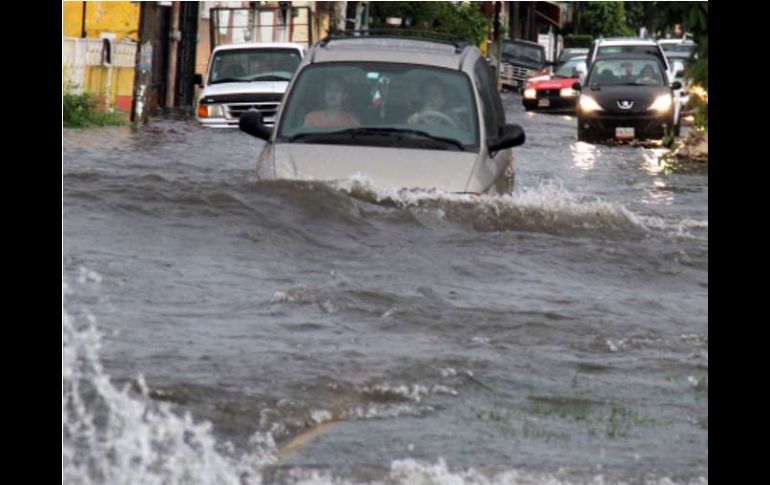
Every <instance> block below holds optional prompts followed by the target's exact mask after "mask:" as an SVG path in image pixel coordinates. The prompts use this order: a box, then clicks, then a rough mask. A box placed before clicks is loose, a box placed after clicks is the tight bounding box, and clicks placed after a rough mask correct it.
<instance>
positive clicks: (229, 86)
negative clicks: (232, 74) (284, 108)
mask: <svg viewBox="0 0 770 485" xmlns="http://www.w3.org/2000/svg"><path fill="white" fill-rule="evenodd" d="M287 87H289V81H251V82H244V83H218V84H209V85H207V86H206V87H205V88H203V92H201V98H203V97H205V96H217V95H223V94H251V93H281V94H282V93H284V92H286V88H287Z"/></svg>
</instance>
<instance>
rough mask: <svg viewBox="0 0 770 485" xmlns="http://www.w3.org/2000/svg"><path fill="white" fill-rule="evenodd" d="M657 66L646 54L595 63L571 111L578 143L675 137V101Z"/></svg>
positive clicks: (674, 86)
mask: <svg viewBox="0 0 770 485" xmlns="http://www.w3.org/2000/svg"><path fill="white" fill-rule="evenodd" d="M681 87H682V86H681V83H679V82H678V81H675V82H674V83H672V84H669V83H668V81H667V77H666V71H665V67H664V66H663V64H662V63H661V62H660V60H659V59H658V58H657V57H656V56H652V55H648V54H613V55H607V56H601V57H598V58H597V59H596V60H595V61H594V63H593V65H592V66H591V67H590V68H589V71H588V74H587V75H586V78H585V80H584V83H582V84H581V83H575V84H574V85H573V89H575V90H576V91H580V97H579V99H578V106H577V118H578V129H577V135H578V140H581V141H588V140H598V139H608V138H613V139H618V140H633V139H639V140H643V139H650V138H663V136H664V135H665V134H666V133H667V132H669V131H671V132H674V131H678V130H677V128H678V124H679V120H678V105H677V102H678V100H677V99H676V97H675V96H674V90H676V89H680V88H681Z"/></svg>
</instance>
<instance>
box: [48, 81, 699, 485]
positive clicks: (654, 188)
mask: <svg viewBox="0 0 770 485" xmlns="http://www.w3.org/2000/svg"><path fill="white" fill-rule="evenodd" d="M503 100H504V102H505V104H506V116H507V120H508V122H512V123H518V124H520V125H522V126H523V128H524V130H525V131H526V136H527V141H526V143H525V144H524V145H523V146H522V147H518V148H515V149H514V156H515V157H516V186H515V189H514V191H513V193H512V194H511V195H510V196H505V197H500V198H494V197H478V198H468V197H467V196H459V195H452V194H444V193H436V192H435V191H424V192H404V191H398V190H396V189H393V188H388V187H375V186H372V185H371V184H370V183H369V182H368V181H367V180H366V179H364V178H360V177H356V178H352V179H349V180H344V181H339V182H336V183H334V184H321V183H298V182H257V181H256V180H255V173H254V167H255V160H256V157H257V155H258V154H259V151H260V149H261V144H262V142H261V141H260V140H257V139H256V138H253V137H250V136H249V135H246V134H244V133H242V132H240V131H238V130H210V129H202V128H200V127H198V126H196V125H195V123H194V122H193V121H189V120H188V121H185V120H174V119H163V120H153V121H152V122H151V123H150V124H149V125H148V126H145V127H142V128H140V129H139V130H138V131H132V130H131V129H130V128H128V127H120V128H104V129H92V130H69V129H67V130H65V131H64V153H63V158H64V161H63V210H64V216H63V222H64V261H63V266H64V278H63V281H64V287H65V288H64V310H65V319H64V323H63V336H62V338H63V344H64V348H63V361H62V371H63V381H64V395H63V399H62V417H63V421H64V447H63V449H64V451H63V459H64V463H65V466H64V467H63V475H64V476H63V478H64V483H159V484H160V483H212V484H213V483H217V484H219V483H234V484H240V483H289V484H294V483H306V484H307V483H474V484H475V483H479V484H482V483H483V484H486V483H501V484H502V483H508V484H545V483H548V484H584V483H585V484H589V483H590V484H600V483H601V484H609V483H612V484H615V483H618V484H619V483H626V484H661V485H662V484H670V483H676V484H691V483H698V484H700V483H708V174H707V172H706V171H705V170H703V171H690V172H688V173H668V172H667V171H665V170H663V168H662V167H661V166H660V165H659V164H658V161H657V159H658V156H659V155H661V154H662V153H664V152H663V150H661V149H656V148H649V147H646V148H645V147H639V146H628V145H625V146H603V145H592V144H587V143H582V142H578V141H577V137H576V126H575V124H576V122H575V118H574V117H569V116H565V115H554V114H543V113H525V112H524V110H523V108H522V106H521V101H520V98H518V97H516V96H514V95H511V94H506V95H504V96H503ZM362 153H365V150H362Z"/></svg>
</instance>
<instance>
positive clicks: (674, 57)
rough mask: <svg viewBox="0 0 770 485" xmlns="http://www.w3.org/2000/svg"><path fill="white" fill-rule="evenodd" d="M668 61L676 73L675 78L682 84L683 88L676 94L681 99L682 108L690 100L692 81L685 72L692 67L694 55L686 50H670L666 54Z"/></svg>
mask: <svg viewBox="0 0 770 485" xmlns="http://www.w3.org/2000/svg"><path fill="white" fill-rule="evenodd" d="M666 57H668V61H669V62H670V63H671V71H672V72H673V73H674V77H673V80H674V81H679V83H680V84H681V85H682V88H681V89H678V90H677V91H676V93H675V94H676V96H677V98H678V99H679V104H680V105H681V107H682V110H684V109H685V106H687V102H688V101H689V100H690V87H691V86H690V84H691V83H690V81H689V79H686V78H685V73H686V72H687V69H688V68H689V67H690V64H692V62H693V61H694V59H693V55H692V54H688V53H684V52H669V53H667V54H666Z"/></svg>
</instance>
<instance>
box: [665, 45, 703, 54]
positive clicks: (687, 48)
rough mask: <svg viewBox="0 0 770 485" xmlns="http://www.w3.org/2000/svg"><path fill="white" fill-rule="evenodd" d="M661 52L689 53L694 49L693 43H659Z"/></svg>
mask: <svg viewBox="0 0 770 485" xmlns="http://www.w3.org/2000/svg"><path fill="white" fill-rule="evenodd" d="M661 47H662V48H663V52H665V53H666V54H668V53H669V52H675V53H677V54H691V53H692V52H693V51H694V50H695V46H694V45H693V44H661Z"/></svg>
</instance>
